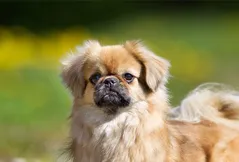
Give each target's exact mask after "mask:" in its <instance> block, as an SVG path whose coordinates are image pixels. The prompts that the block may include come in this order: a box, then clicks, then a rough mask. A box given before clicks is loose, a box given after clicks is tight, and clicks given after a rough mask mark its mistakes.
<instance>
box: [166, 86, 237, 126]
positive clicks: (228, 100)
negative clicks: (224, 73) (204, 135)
mask: <svg viewBox="0 0 239 162" xmlns="http://www.w3.org/2000/svg"><path fill="white" fill-rule="evenodd" d="M169 118H170V119H171V120H180V121H188V122H199V121H201V120H202V119H205V120H209V121H212V122H214V123H218V124H222V125H225V126H228V127H231V128H233V129H238V130H239V92H237V91H235V90H232V89H231V88H229V87H227V86H225V85H222V84H217V83H207V84H203V85H201V86H199V87H198V88H196V89H195V90H194V91H192V92H191V93H190V94H189V95H188V96H187V97H186V98H185V99H184V100H183V101H182V102H181V104H180V106H178V107H176V108H173V109H171V111H170V113H169Z"/></svg>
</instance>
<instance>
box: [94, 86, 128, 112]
mask: <svg viewBox="0 0 239 162" xmlns="http://www.w3.org/2000/svg"><path fill="white" fill-rule="evenodd" d="M130 100H131V98H130V97H129V95H128V91H127V90H126V89H125V88H124V87H122V86H121V85H116V86H112V87H107V86H105V85H104V84H103V85H97V86H96V87H95V93H94V101H95V104H96V105H97V106H98V107H99V108H104V111H107V112H108V113H116V112H117V110H118V109H119V108H124V107H127V106H129V104H130Z"/></svg>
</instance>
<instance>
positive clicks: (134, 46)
mask: <svg viewBox="0 0 239 162" xmlns="http://www.w3.org/2000/svg"><path fill="white" fill-rule="evenodd" d="M124 47H125V48H126V49H127V50H128V51H130V52H131V53H132V54H133V55H134V56H135V57H136V59H138V60H139V61H140V62H141V63H142V64H143V66H144V71H145V72H144V73H145V74H144V77H145V78H144V80H145V82H146V84H147V86H148V88H149V89H150V90H151V91H153V92H155V91H156V90H157V89H158V87H159V85H160V84H165V82H166V81H167V79H168V75H169V74H168V69H169V67H170V63H169V62H168V61H167V60H165V59H164V58H162V57H159V56H157V55H156V54H154V53H153V52H152V51H150V50H148V49H147V48H146V47H145V46H144V45H143V44H142V43H141V42H140V41H138V40H137V41H127V42H126V43H125V44H124Z"/></svg>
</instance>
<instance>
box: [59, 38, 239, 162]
mask: <svg viewBox="0 0 239 162" xmlns="http://www.w3.org/2000/svg"><path fill="white" fill-rule="evenodd" d="M62 65H63V68H62V78H63V81H64V83H65V85H66V87H67V88H68V89H69V90H70V91H71V94H72V96H73V101H72V102H73V104H72V111H71V131H70V138H71V143H70V146H69V148H68V151H69V152H70V154H71V157H72V160H73V161H74V162H238V161H239V122H238V121H239V120H238V119H239V95H238V93H237V92H236V91H232V90H224V89H221V88H217V87H218V86H217V85H214V84H213V85H210V84H209V85H206V86H205V85H204V86H200V87H199V88H197V89H196V90H194V91H193V92H192V93H190V94H189V95H188V96H187V97H186V98H185V99H184V100H183V101H182V103H181V105H180V106H178V107H176V108H170V105H169V101H168V94H167V88H166V87H165V84H166V82H167V79H168V76H169V72H168V69H169V67H170V63H169V62H168V61H167V60H166V59H164V58H162V57H160V56H157V55H156V54H154V53H153V52H152V51H150V50H149V49H147V48H146V47H145V46H144V45H143V44H142V43H141V42H140V41H126V42H125V43H124V44H120V45H109V46H102V45H101V44H100V43H99V42H97V41H94V40H92V41H87V42H85V43H84V45H83V46H81V47H78V48H77V50H76V51H75V52H73V53H72V54H70V55H69V56H68V57H67V58H65V59H64V60H63V61H62ZM214 87H216V88H214ZM215 89H217V90H215Z"/></svg>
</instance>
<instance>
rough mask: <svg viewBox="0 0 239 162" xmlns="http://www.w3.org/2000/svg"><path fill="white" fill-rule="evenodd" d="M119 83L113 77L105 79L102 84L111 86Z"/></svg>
mask: <svg viewBox="0 0 239 162" xmlns="http://www.w3.org/2000/svg"><path fill="white" fill-rule="evenodd" d="M118 82H119V80H118V79H117V78H114V77H110V78H106V79H105V80H104V81H103V83H104V84H105V85H107V86H113V85H116V84H117V83H118Z"/></svg>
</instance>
